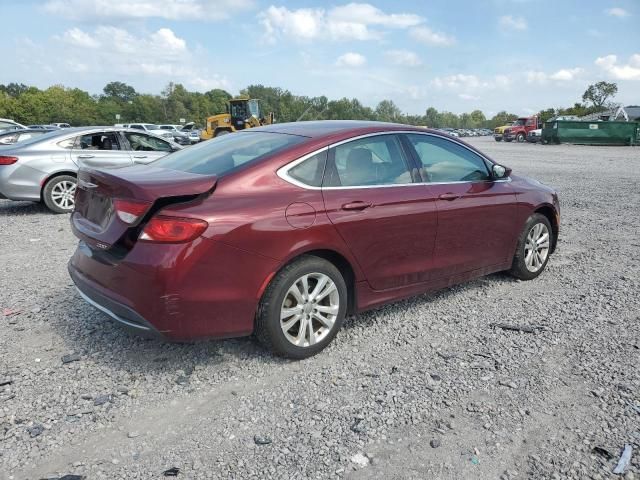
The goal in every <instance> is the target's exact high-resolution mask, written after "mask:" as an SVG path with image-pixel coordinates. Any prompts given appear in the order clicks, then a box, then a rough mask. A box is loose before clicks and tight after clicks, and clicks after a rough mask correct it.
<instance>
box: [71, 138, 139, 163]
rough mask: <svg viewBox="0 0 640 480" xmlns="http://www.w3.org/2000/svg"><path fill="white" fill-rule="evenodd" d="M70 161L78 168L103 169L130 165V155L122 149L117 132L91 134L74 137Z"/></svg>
mask: <svg viewBox="0 0 640 480" xmlns="http://www.w3.org/2000/svg"><path fill="white" fill-rule="evenodd" d="M71 159H72V160H73V162H74V163H75V164H77V165H78V166H81V167H82V166H85V167H93V168H105V167H124V166H127V165H131V164H132V160H131V154H130V152H128V151H127V150H125V149H124V148H123V145H122V139H121V137H120V136H119V135H118V133H117V132H112V131H107V132H93V133H88V134H86V135H81V136H79V137H76V139H75V141H74V143H73V148H72V150H71Z"/></svg>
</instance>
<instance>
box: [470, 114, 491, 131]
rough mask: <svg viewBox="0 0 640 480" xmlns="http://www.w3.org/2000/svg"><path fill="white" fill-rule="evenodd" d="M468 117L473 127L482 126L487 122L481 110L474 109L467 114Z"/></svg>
mask: <svg viewBox="0 0 640 480" xmlns="http://www.w3.org/2000/svg"><path fill="white" fill-rule="evenodd" d="M469 117H470V119H471V126H472V127H473V128H480V127H483V126H484V125H485V123H486V122H487V117H485V116H484V113H482V111H481V110H474V111H473V112H471V113H470V114H469Z"/></svg>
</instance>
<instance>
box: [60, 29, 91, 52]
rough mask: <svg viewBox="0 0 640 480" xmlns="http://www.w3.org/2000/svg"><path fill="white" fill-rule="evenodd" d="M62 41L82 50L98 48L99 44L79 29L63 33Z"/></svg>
mask: <svg viewBox="0 0 640 480" xmlns="http://www.w3.org/2000/svg"><path fill="white" fill-rule="evenodd" d="M62 39H63V40H64V41H65V42H66V43H68V44H70V45H75V46H77V47H83V48H98V47H99V46H100V42H98V40H96V39H95V38H93V37H91V35H88V34H87V33H85V32H83V31H82V30H80V29H79V28H72V29H70V30H67V31H66V32H64V35H63V36H62Z"/></svg>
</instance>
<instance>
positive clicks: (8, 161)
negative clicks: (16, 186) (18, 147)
mask: <svg viewBox="0 0 640 480" xmlns="http://www.w3.org/2000/svg"><path fill="white" fill-rule="evenodd" d="M17 161H18V157H5V156H0V165H13V164H14V163H16V162H17Z"/></svg>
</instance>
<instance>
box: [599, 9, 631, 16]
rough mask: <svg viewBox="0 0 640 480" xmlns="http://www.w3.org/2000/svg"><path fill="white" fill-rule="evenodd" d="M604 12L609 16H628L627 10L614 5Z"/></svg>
mask: <svg viewBox="0 0 640 480" xmlns="http://www.w3.org/2000/svg"><path fill="white" fill-rule="evenodd" d="M605 13H606V14H607V15H609V16H610V17H618V18H624V17H628V16H629V12H627V11H626V10H625V9H624V8H619V7H614V8H609V9H607V10H605Z"/></svg>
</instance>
